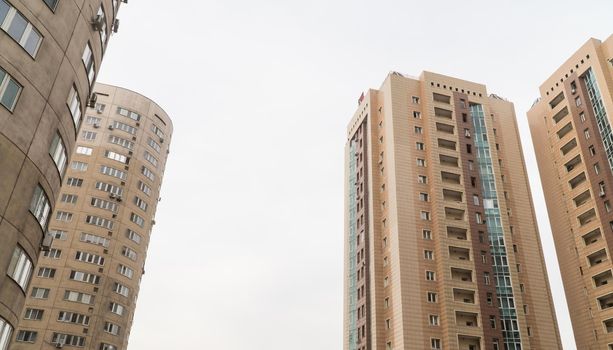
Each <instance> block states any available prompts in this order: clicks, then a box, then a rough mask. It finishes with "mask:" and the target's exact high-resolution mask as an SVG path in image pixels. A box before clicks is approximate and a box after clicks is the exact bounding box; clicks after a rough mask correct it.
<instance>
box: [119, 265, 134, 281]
mask: <svg viewBox="0 0 613 350" xmlns="http://www.w3.org/2000/svg"><path fill="white" fill-rule="evenodd" d="M117 272H118V273H119V274H121V275H124V276H126V277H128V278H130V279H131V278H132V277H133V276H134V270H132V269H131V268H129V267H127V266H125V265H121V264H119V266H117Z"/></svg>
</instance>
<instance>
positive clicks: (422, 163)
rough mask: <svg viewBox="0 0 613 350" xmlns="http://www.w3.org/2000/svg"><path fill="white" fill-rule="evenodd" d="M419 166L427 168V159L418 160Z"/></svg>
mask: <svg viewBox="0 0 613 350" xmlns="http://www.w3.org/2000/svg"><path fill="white" fill-rule="evenodd" d="M417 166H420V167H425V166H426V160H425V159H421V158H417Z"/></svg>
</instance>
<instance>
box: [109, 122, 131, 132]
mask: <svg viewBox="0 0 613 350" xmlns="http://www.w3.org/2000/svg"><path fill="white" fill-rule="evenodd" d="M112 127H113V129H119V130H121V131H125V132H127V133H128V134H132V135H135V134H136V128H135V127H133V126H130V125H128V124H124V123H120V122H118V121H114V122H113V125H112Z"/></svg>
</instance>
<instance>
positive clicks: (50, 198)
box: [0, 0, 119, 350]
mask: <svg viewBox="0 0 613 350" xmlns="http://www.w3.org/2000/svg"><path fill="white" fill-rule="evenodd" d="M118 7H119V2H118V0H113V1H111V0H104V1H100V0H86V1H65V0H30V1H21V0H0V48H1V49H0V242H2V244H0V350H5V349H6V348H7V346H8V345H7V343H8V342H9V339H10V338H11V337H12V335H13V334H14V332H13V331H14V328H15V326H16V324H17V322H18V319H19V317H20V315H21V314H22V308H23V304H24V301H25V296H26V291H28V287H29V284H30V278H31V274H32V272H33V266H35V265H36V263H37V257H38V255H39V252H40V247H41V243H42V242H43V237H44V232H45V231H46V229H47V223H48V219H49V215H50V212H51V210H52V209H53V207H54V203H55V201H56V199H58V198H59V191H60V185H61V183H62V181H63V180H64V179H65V174H64V173H65V167H66V164H67V158H68V156H69V155H70V153H71V150H72V149H73V147H74V145H75V140H76V137H77V133H78V130H79V127H80V124H81V121H82V114H83V111H84V110H85V106H86V104H87V102H88V101H89V96H90V92H91V91H90V90H91V86H92V85H93V82H94V80H95V78H96V74H97V71H98V69H99V67H100V63H101V61H102V57H103V53H104V50H105V47H106V45H107V43H108V39H109V36H110V35H109V34H110V32H111V29H112V28H113V27H114V24H115V23H116V20H115V16H116V13H117V10H118Z"/></svg>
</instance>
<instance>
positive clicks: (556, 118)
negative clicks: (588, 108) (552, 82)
mask: <svg viewBox="0 0 613 350" xmlns="http://www.w3.org/2000/svg"><path fill="white" fill-rule="evenodd" d="M567 115H568V107H564V108H562V109H561V110H560V111H559V112H558V113H556V115H554V116H553V121H554V122H555V123H556V124H558V123H559V122H560V121H561V120H562V119H564V117H566V116H567Z"/></svg>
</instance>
